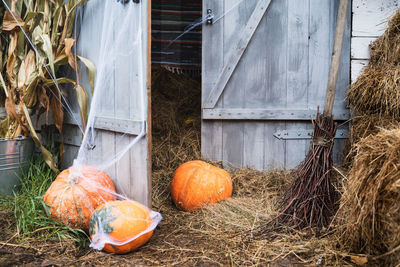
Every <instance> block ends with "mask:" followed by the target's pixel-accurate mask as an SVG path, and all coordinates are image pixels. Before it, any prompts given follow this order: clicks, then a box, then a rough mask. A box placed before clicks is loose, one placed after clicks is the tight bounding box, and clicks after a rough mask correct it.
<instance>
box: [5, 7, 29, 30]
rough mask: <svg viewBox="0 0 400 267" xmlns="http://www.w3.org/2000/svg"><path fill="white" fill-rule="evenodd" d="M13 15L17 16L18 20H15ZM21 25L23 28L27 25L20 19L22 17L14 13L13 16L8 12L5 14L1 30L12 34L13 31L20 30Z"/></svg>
mask: <svg viewBox="0 0 400 267" xmlns="http://www.w3.org/2000/svg"><path fill="white" fill-rule="evenodd" d="M13 15H14V16H15V18H16V19H17V20H15V19H14V17H13ZM20 25H21V26H22V27H23V26H24V25H25V23H24V21H23V20H22V19H21V18H20V16H18V14H17V13H15V12H14V13H13V14H11V13H10V12H8V11H6V12H5V13H4V18H3V25H2V27H1V30H2V31H3V32H11V31H15V30H19V26H20Z"/></svg>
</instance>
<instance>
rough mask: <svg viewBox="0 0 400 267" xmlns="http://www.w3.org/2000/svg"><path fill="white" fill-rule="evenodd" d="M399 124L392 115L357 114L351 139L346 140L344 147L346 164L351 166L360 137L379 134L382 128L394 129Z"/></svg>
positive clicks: (352, 122)
mask: <svg viewBox="0 0 400 267" xmlns="http://www.w3.org/2000/svg"><path fill="white" fill-rule="evenodd" d="M399 126H400V125H399V122H398V121H397V120H396V119H394V118H392V117H390V116H383V115H379V114H368V115H365V114H362V115H358V116H355V117H354V118H353V119H352V121H351V127H350V135H349V139H348V140H347V141H346V145H345V148H344V155H345V157H344V166H345V167H350V165H351V163H352V162H353V160H354V157H355V155H356V147H355V144H357V143H358V141H360V139H362V138H365V137H367V136H370V135H375V134H377V133H378V132H379V130H380V128H385V129H393V128H396V127H399Z"/></svg>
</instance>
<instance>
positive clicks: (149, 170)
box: [146, 0, 153, 208]
mask: <svg viewBox="0 0 400 267" xmlns="http://www.w3.org/2000/svg"><path fill="white" fill-rule="evenodd" d="M146 44H147V181H148V183H147V185H148V187H147V188H148V201H147V203H148V207H149V208H151V206H152V202H151V200H152V191H151V190H152V161H151V159H152V153H151V150H152V146H153V145H152V135H151V0H147V42H146Z"/></svg>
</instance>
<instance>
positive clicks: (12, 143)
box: [0, 136, 35, 194]
mask: <svg viewBox="0 0 400 267" xmlns="http://www.w3.org/2000/svg"><path fill="white" fill-rule="evenodd" d="M34 149H35V145H34V143H33V140H32V138H30V137H23V136H18V137H15V138H0V194H12V192H13V191H15V190H16V188H17V186H18V185H19V183H20V179H21V178H22V174H23V173H26V171H27V170H28V168H29V163H30V161H31V158H32V155H33V152H34Z"/></svg>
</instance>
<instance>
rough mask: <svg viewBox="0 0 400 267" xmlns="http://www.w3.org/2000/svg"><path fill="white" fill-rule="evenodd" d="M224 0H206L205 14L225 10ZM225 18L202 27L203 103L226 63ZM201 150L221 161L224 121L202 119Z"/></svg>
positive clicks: (219, 104)
mask: <svg viewBox="0 0 400 267" xmlns="http://www.w3.org/2000/svg"><path fill="white" fill-rule="evenodd" d="M224 5H225V3H224V1H214V0H204V1H203V16H205V15H206V13H207V9H211V10H213V12H214V14H222V13H223V12H224ZM224 23H225V21H224V20H220V21H218V22H217V23H216V24H213V25H212V26H207V25H205V26H204V27H203V29H202V38H203V45H202V50H203V53H202V55H203V56H202V75H203V77H207V78H206V79H202V103H204V102H205V100H206V99H207V97H208V96H209V94H210V92H211V89H212V86H213V83H214V81H215V80H216V79H217V77H218V74H219V71H220V70H221V69H222V66H223V64H224V53H222V52H221V51H223V45H224V41H223V40H224V39H223V38H224V34H223V30H224ZM217 107H219V108H221V107H222V101H219V102H218V103H217ZM201 151H202V155H203V157H205V158H211V159H214V160H218V161H221V160H222V159H223V158H222V122H219V121H216V122H209V121H204V120H202V123H201Z"/></svg>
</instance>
